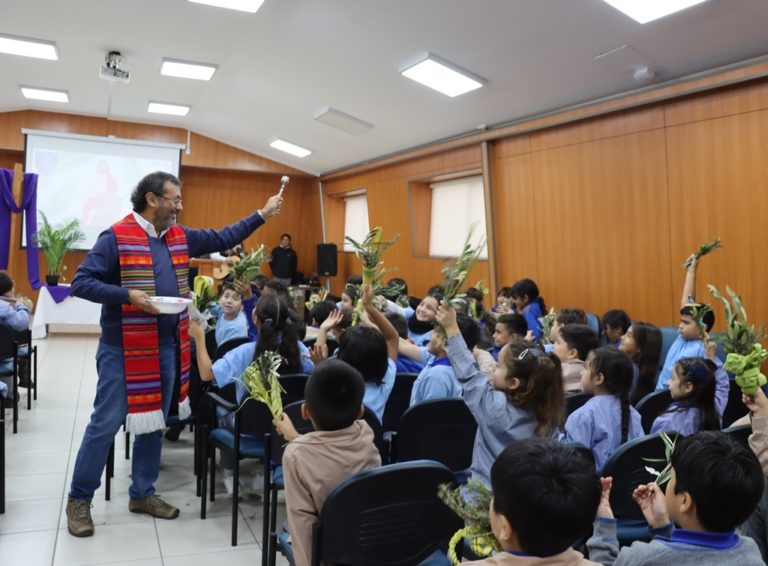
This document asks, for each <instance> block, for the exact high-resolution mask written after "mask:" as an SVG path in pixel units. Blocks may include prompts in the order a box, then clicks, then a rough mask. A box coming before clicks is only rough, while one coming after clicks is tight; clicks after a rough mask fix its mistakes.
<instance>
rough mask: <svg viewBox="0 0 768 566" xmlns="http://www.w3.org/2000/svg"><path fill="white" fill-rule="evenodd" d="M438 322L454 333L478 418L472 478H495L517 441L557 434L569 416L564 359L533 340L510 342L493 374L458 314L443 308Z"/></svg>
mask: <svg viewBox="0 0 768 566" xmlns="http://www.w3.org/2000/svg"><path fill="white" fill-rule="evenodd" d="M437 320H438V322H439V323H440V325H441V326H442V327H443V328H444V329H445V333H446V335H447V336H448V341H447V343H446V346H445V349H446V352H447V354H448V359H449V360H450V362H451V366H452V367H453V370H454V372H455V375H456V377H457V378H458V380H459V383H461V387H462V390H463V394H464V395H463V398H464V402H465V403H466V404H467V407H468V408H469V410H470V411H471V412H472V414H473V415H474V417H475V420H476V421H477V434H476V436H475V445H474V449H473V451H472V466H471V471H472V477H475V478H479V479H480V480H482V481H483V482H484V483H486V484H488V483H489V482H490V470H491V465H492V464H493V461H494V460H495V459H496V457H497V456H498V455H499V454H500V453H501V451H502V450H504V448H505V447H506V446H508V445H509V444H510V443H511V442H513V441H515V440H520V439H523V438H529V437H531V436H552V435H553V434H554V433H555V432H556V430H557V429H558V428H559V427H560V425H561V424H562V420H563V411H564V409H565V401H564V395H563V378H562V374H561V372H560V361H559V360H558V359H557V358H556V357H555V356H551V355H549V354H546V353H545V352H542V351H541V350H539V349H538V348H537V347H535V346H534V345H533V344H531V343H529V342H526V341H523V340H518V341H516V342H512V343H511V344H507V345H506V346H504V347H503V348H502V350H501V354H500V355H499V364H498V366H497V367H496V369H495V370H494V371H493V374H492V375H491V376H490V379H489V376H488V374H486V373H484V372H483V371H481V369H480V367H479V365H478V362H477V361H476V360H475V357H474V356H473V355H472V350H471V348H472V344H470V343H467V342H466V341H465V339H464V337H463V336H462V332H461V328H460V325H459V323H458V320H457V316H456V312H455V311H454V310H453V309H452V308H446V307H443V306H441V307H440V310H439V311H438V315H437Z"/></svg>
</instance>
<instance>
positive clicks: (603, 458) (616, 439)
mask: <svg viewBox="0 0 768 566" xmlns="http://www.w3.org/2000/svg"><path fill="white" fill-rule="evenodd" d="M581 386H582V389H583V390H584V392H585V393H591V394H592V398H591V399H590V400H589V401H587V402H586V403H585V404H584V405H583V406H581V407H580V408H578V409H576V410H575V411H574V412H573V413H571V415H570V416H569V417H568V420H566V421H565V433H564V434H563V435H561V437H560V439H561V440H562V441H563V442H578V443H580V444H583V445H584V446H586V447H588V448H589V449H590V450H592V453H593V454H594V455H595V464H596V465H597V469H598V471H599V470H602V469H603V466H604V465H605V463H606V462H607V461H608V459H609V458H610V457H611V456H612V455H613V453H614V452H616V450H617V449H618V448H619V446H621V445H622V444H624V443H625V442H627V441H629V440H633V439H635V438H639V437H641V436H643V434H644V433H643V426H642V423H641V421H640V414H639V413H638V412H637V411H636V410H635V408H634V407H633V406H631V405H630V404H629V389H630V387H632V361H631V360H630V359H629V356H627V355H626V354H625V353H624V352H622V351H621V350H617V349H616V348H613V347H603V348H597V349H596V350H592V352H591V353H590V354H589V356H588V357H587V365H586V368H585V369H584V372H583V373H582V376H581Z"/></svg>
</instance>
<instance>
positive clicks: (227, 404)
mask: <svg viewBox="0 0 768 566" xmlns="http://www.w3.org/2000/svg"><path fill="white" fill-rule="evenodd" d="M205 396H206V397H207V398H209V399H210V400H211V401H213V402H214V403H215V404H216V405H218V406H219V407H221V408H223V409H226V410H227V411H236V410H237V403H232V402H231V401H227V400H226V399H224V398H223V397H222V396H220V395H219V394H218V393H217V392H216V391H207V392H206V393H205Z"/></svg>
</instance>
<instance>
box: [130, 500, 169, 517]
mask: <svg viewBox="0 0 768 566" xmlns="http://www.w3.org/2000/svg"><path fill="white" fill-rule="evenodd" d="M128 510H129V511H130V512H131V513H146V514H147V515H152V516H153V517H157V518H158V519H175V518H176V517H178V516H179V510H178V509H177V508H176V507H174V506H173V505H168V504H167V503H166V502H165V501H163V500H162V499H160V496H159V495H150V496H149V497H145V498H144V499H131V500H130V501H129V502H128Z"/></svg>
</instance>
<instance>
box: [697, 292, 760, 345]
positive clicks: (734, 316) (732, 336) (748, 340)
mask: <svg viewBox="0 0 768 566" xmlns="http://www.w3.org/2000/svg"><path fill="white" fill-rule="evenodd" d="M707 288H708V289H709V292H710V293H711V294H712V296H713V297H714V298H716V299H719V300H720V301H721V302H722V303H723V306H724V307H725V319H726V323H727V328H726V331H725V332H724V333H722V334H720V336H719V337H718V342H721V343H722V345H723V350H724V351H725V353H726V354H732V353H733V354H741V355H742V356H746V355H747V354H749V353H750V352H751V351H752V348H753V346H754V345H755V344H759V343H760V342H761V341H762V339H763V337H764V336H765V325H764V324H763V325H761V326H760V328H758V329H756V328H755V325H754V324H753V325H748V324H747V311H746V310H745V309H744V304H743V303H742V301H741V297H740V296H739V295H737V294H736V293H735V292H734V291H733V290H732V289H731V288H730V287H728V286H727V285H726V287H725V292H726V294H727V295H728V296H727V297H726V296H723V294H722V293H720V291H718V290H717V287H715V286H714V285H707Z"/></svg>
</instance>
